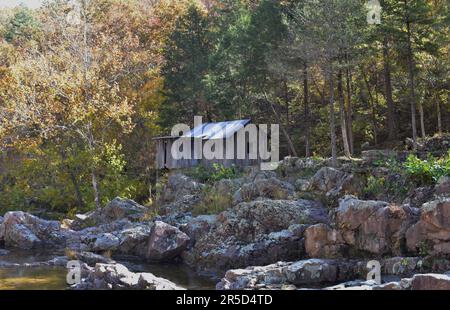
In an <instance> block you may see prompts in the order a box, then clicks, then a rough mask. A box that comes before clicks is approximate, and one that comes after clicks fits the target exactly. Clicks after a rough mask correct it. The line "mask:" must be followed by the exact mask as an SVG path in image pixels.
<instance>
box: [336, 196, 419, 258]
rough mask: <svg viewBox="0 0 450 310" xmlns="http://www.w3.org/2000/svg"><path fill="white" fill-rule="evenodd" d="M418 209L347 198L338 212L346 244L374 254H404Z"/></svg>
mask: <svg viewBox="0 0 450 310" xmlns="http://www.w3.org/2000/svg"><path fill="white" fill-rule="evenodd" d="M416 214H417V210H415V209H413V208H410V207H409V206H398V205H391V204H388V203H386V202H383V201H364V200H359V199H357V198H356V197H354V196H345V197H344V198H343V199H341V200H340V202H339V208H338V209H337V210H336V213H335V221H336V223H335V224H336V227H337V228H338V230H339V231H340V233H341V235H342V238H343V239H344V241H345V243H346V244H347V245H349V246H350V247H352V248H353V249H355V250H358V251H363V252H369V253H372V254H377V255H383V254H400V253H401V252H402V245H403V244H404V243H405V232H406V230H407V229H408V228H409V227H410V226H411V225H412V224H413V223H414V222H415V221H417V215H416Z"/></svg>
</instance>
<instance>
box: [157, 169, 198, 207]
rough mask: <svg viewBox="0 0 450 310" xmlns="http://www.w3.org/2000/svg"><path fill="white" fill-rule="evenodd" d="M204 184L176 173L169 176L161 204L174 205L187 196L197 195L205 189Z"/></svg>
mask: <svg viewBox="0 0 450 310" xmlns="http://www.w3.org/2000/svg"><path fill="white" fill-rule="evenodd" d="M203 186H204V185H203V184H201V183H199V182H197V181H195V180H194V179H192V178H190V177H188V176H186V175H184V174H181V173H175V174H172V175H170V176H169V179H168V182H167V185H166V187H165V188H164V191H163V192H162V196H161V201H160V203H161V204H167V203H172V202H174V201H176V200H178V199H179V198H180V197H184V196H186V195H195V194H197V193H199V191H200V190H201V189H202V188H203Z"/></svg>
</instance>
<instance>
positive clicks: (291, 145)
mask: <svg viewBox="0 0 450 310" xmlns="http://www.w3.org/2000/svg"><path fill="white" fill-rule="evenodd" d="M265 97H266V101H267V102H268V103H269V105H270V107H271V108H272V112H273V114H274V115H275V118H276V120H277V123H278V124H279V125H280V129H281V131H282V132H283V135H284V136H285V138H286V140H287V143H288V146H289V150H290V153H291V154H292V155H293V156H295V157H298V155H297V151H296V150H295V147H294V144H293V143H292V140H291V137H290V136H289V134H288V132H287V131H286V128H284V126H283V124H282V123H281V119H280V116H279V115H278V112H277V110H276V109H275V107H274V105H273V103H272V101H270V100H269V98H268V97H267V95H265Z"/></svg>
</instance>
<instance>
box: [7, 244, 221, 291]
mask: <svg viewBox="0 0 450 310" xmlns="http://www.w3.org/2000/svg"><path fill="white" fill-rule="evenodd" d="M60 255H64V254H63V253H58V252H29V251H11V252H9V253H8V254H6V255H1V256H0V290H47V289H50V290H63V289H67V284H66V272H67V271H66V269H65V268H63V267H51V266H42V267H26V266H7V267H2V265H3V266H4V265H6V264H25V263H35V262H45V261H48V260H50V259H52V258H54V257H56V256H60ZM117 262H119V263H121V264H123V265H125V266H127V267H128V268H129V269H130V270H131V271H133V272H150V273H153V274H154V275H155V276H157V277H161V278H165V279H168V280H170V281H172V282H174V283H176V284H177V285H179V286H181V287H184V288H186V289H193V290H195V289H214V287H215V284H216V282H217V281H215V280H212V279H211V278H208V277H204V276H199V275H198V274H196V273H195V272H194V271H193V270H191V269H190V268H189V267H187V266H184V265H180V264H147V263H143V262H132V261H123V260H117Z"/></svg>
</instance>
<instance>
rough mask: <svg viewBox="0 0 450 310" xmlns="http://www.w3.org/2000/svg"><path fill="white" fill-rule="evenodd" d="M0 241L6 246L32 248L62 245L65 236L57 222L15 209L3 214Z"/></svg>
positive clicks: (0, 225)
mask: <svg viewBox="0 0 450 310" xmlns="http://www.w3.org/2000/svg"><path fill="white" fill-rule="evenodd" d="M0 241H3V242H4V243H5V246H6V247H15V248H21V249H32V248H36V247H44V246H45V247H57V246H63V245H64V242H65V236H64V234H63V232H62V230H61V228H60V224H59V222H57V221H47V220H44V219H41V218H38V217H36V216H34V215H31V214H29V213H26V212H22V211H15V212H7V213H6V214H5V217H4V219H3V222H2V223H1V224H0Z"/></svg>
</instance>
